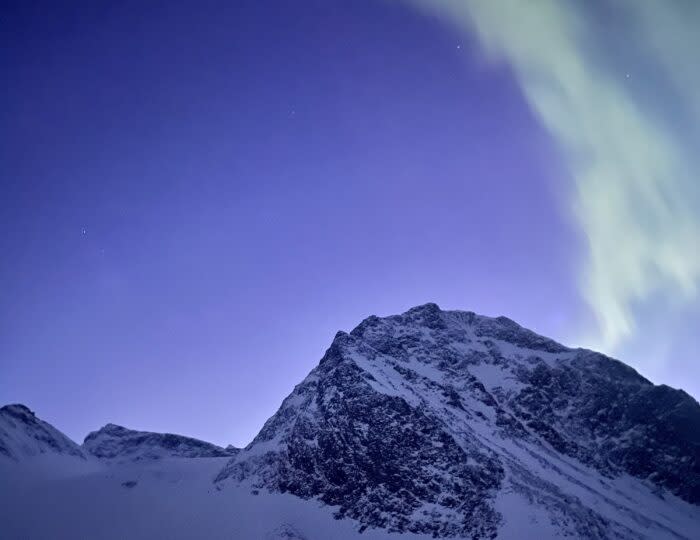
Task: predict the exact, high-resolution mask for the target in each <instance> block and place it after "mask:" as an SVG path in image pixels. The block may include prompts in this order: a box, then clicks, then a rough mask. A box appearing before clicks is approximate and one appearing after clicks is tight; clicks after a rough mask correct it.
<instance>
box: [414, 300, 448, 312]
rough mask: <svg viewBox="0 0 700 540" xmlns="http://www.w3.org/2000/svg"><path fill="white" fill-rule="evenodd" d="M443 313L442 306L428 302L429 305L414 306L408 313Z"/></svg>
mask: <svg viewBox="0 0 700 540" xmlns="http://www.w3.org/2000/svg"><path fill="white" fill-rule="evenodd" d="M441 311H442V310H441V309H440V306H438V305H437V304H436V303H435V302H428V303H427V304H421V305H420V306H414V307H412V308H411V309H409V310H408V311H407V312H406V313H440V312H441Z"/></svg>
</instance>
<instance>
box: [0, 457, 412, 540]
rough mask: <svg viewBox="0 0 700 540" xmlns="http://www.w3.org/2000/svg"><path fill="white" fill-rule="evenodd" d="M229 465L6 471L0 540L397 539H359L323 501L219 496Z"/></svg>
mask: <svg viewBox="0 0 700 540" xmlns="http://www.w3.org/2000/svg"><path fill="white" fill-rule="evenodd" d="M59 461H60V460H59ZM225 463H226V458H190V459H187V458H172V459H163V460H158V461H153V462H139V463H129V464H120V465H105V464H100V463H94V462H91V463H84V464H83V465H82V466H80V465H79V464H78V465H77V466H76V463H74V462H73V463H66V462H65V461H63V462H61V463H58V462H56V461H54V462H53V463H52V464H50V466H51V467H56V468H67V471H66V472H65V474H41V475H36V474H32V473H31V472H30V471H25V470H20V469H18V468H14V469H11V470H8V469H7V467H5V468H2V469H0V471H1V472H0V474H2V492H1V493H0V523H1V524H2V525H1V530H0V537H1V538H3V539H15V538H17V539H20V538H37V539H39V538H41V539H44V538H46V539H57V540H58V539H83V538H85V539H95V538H99V539H154V538H164V539H173V540H174V539H180V538H181V539H194V538H203V539H205V538H211V539H218V538H221V539H224V538H225V539H229V540H231V539H248V538H250V539H257V538H259V539H264V540H268V539H270V540H273V539H275V540H276V539H290V540H291V539H308V540H321V539H324V540H325V539H333V538H337V539H339V540H340V539H345V538H363V539H367V540H371V539H380V538H382V539H384V538H397V535H396V534H393V535H392V534H389V533H386V532H383V531H366V532H365V533H364V534H360V533H358V532H357V526H356V523H354V522H352V521H351V520H340V521H338V520H335V519H334V518H333V514H332V511H331V509H329V508H327V507H323V506H322V505H321V504H320V503H318V502H316V501H305V500H303V499H300V498H298V497H295V496H293V495H289V494H269V493H260V494H258V495H257V496H256V495H252V494H251V493H250V490H248V489H244V488H234V489H226V490H217V489H216V488H215V486H214V485H213V483H212V480H213V479H214V477H215V476H216V474H217V473H218V472H219V471H220V470H221V468H222V467H223V466H224V465H225ZM36 465H38V466H39V465H40V466H43V467H45V466H46V465H48V464H47V463H45V462H44V463H43V464H39V463H36ZM43 467H42V468H43ZM45 472H46V470H44V473H45ZM402 537H404V538H421V537H419V536H416V535H412V534H408V535H403V536H402Z"/></svg>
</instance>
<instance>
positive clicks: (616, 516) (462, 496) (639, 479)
mask: <svg viewBox="0 0 700 540" xmlns="http://www.w3.org/2000/svg"><path fill="white" fill-rule="evenodd" d="M231 481H233V482H239V483H241V482H242V483H245V484H249V485H250V486H251V487H252V488H253V489H263V488H264V489H268V490H272V491H279V492H288V493H293V494H295V495H297V496H300V497H303V498H316V499H319V500H321V501H323V502H324V503H326V504H329V505H332V506H334V507H337V510H336V514H337V516H339V517H346V516H347V517H350V518H353V519H356V520H358V521H359V522H360V523H362V528H366V527H378V528H386V529H389V530H391V531H395V532H405V531H410V532H414V533H425V534H430V535H434V536H465V537H473V538H494V537H496V536H497V535H498V533H499V530H500V529H501V528H502V527H503V526H504V525H505V524H507V523H513V522H515V521H517V520H518V519H519V518H517V517H516V514H518V513H524V514H525V515H526V516H530V517H532V516H543V515H546V517H545V518H541V519H540V523H539V525H538V526H537V527H535V530H541V531H540V533H538V534H544V532H542V531H545V530H546V529H547V527H550V526H554V527H555V528H559V529H563V531H565V532H566V533H567V534H571V535H574V536H577V537H581V538H611V537H620V538H635V537H637V536H638V535H639V534H642V533H643V532H644V531H646V530H648V529H649V528H653V529H658V530H659V531H668V530H672V529H673V527H674V525H675V524H674V523H673V522H670V521H669V520H668V519H667V518H666V517H665V515H664V513H663V512H662V511H659V512H658V513H656V512H655V511H653V509H654V508H655V506H656V505H657V504H658V503H659V502H660V501H661V498H662V497H667V496H670V497H671V498H675V497H678V498H680V499H684V500H685V501H687V502H688V503H693V504H696V505H697V504H699V503H700V406H699V405H698V403H697V402H696V401H695V400H693V399H692V398H691V397H690V396H688V395H687V394H685V393H684V392H682V391H678V390H673V389H671V388H668V387H665V386H654V385H653V384H652V383H650V382H649V381H648V380H646V379H644V378H643V377H641V376H640V375H639V374H638V373H637V372H636V371H634V370H633V369H632V368H630V367H628V366H626V365H624V364H622V363H620V362H618V361H616V360H612V359H610V358H608V357H606V356H603V355H601V354H597V353H594V352H591V351H587V350H583V349H569V348H567V347H565V346H563V345H561V344H559V343H556V342H555V341H553V340H550V339H548V338H545V337H542V336H539V335H537V334H535V333H534V332H531V331H530V330H527V329H525V328H523V327H521V326H520V325H518V324H516V323H515V322H513V321H511V320H510V319H507V318H505V317H499V318H490V317H484V316H479V315H476V314H475V313H472V312H462V311H442V310H440V308H439V307H438V306H437V305H435V304H426V305H423V306H419V307H416V308H413V309H411V310H409V311H407V312H406V313H404V314H402V315H397V316H391V317H386V318H379V317H374V316H373V317H369V318H368V319H366V320H364V321H363V322H362V323H361V324H360V325H359V326H357V328H355V329H354V330H353V331H352V332H350V333H349V334H347V333H344V332H339V333H338V334H337V335H336V337H335V339H334V341H333V343H332V345H331V347H330V348H329V349H328V351H327V352H326V354H325V356H324V357H323V359H322V360H321V362H320V364H319V366H318V367H317V368H315V369H314V370H313V371H312V372H311V373H310V374H309V376H308V377H307V378H306V379H305V380H304V381H303V382H302V383H301V384H299V385H298V386H297V387H296V388H295V389H294V391H293V392H292V394H291V395H290V396H289V397H288V398H287V399H285V400H284V402H283V403H282V406H281V407H280V409H279V411H278V412H277V413H276V414H275V415H274V416H273V417H272V418H271V419H270V420H268V422H267V423H266V424H265V425H264V427H263V428H262V430H261V432H260V434H259V435H258V436H257V437H256V438H255V439H254V441H253V442H252V443H251V444H250V445H249V446H248V447H247V448H246V449H245V450H244V451H242V452H241V453H240V454H239V455H238V456H236V457H235V458H233V459H232V460H231V461H230V462H229V464H228V465H227V466H226V468H225V469H224V470H223V471H222V472H221V473H220V474H219V475H218V476H217V479H216V482H217V483H218V484H219V485H220V486H224V485H225V484H226V483H227V482H231ZM630 485H632V486H633V488H631V489H630V487H629V486H630ZM674 496H675V497H674ZM526 521H527V520H526ZM535 521H537V520H535ZM538 527H539V529H538ZM530 528H532V525H531V526H530Z"/></svg>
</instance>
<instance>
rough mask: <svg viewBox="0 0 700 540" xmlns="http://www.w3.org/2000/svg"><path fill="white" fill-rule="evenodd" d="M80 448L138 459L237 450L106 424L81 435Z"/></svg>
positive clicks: (105, 455)
mask: <svg viewBox="0 0 700 540" xmlns="http://www.w3.org/2000/svg"><path fill="white" fill-rule="evenodd" d="M83 448H84V449H85V450H86V451H87V452H88V453H89V454H92V455H93V456H95V457H97V458H100V459H104V460H117V461H121V460H124V461H139V460H157V459H163V458H172V457H230V456H232V455H235V453H236V452H237V449H234V448H233V447H227V448H221V447H220V446H217V445H215V444H212V443H208V442H205V441H200V440H199V439H193V438H191V437H185V436H183V435H175V434H172V433H153V432H149V431H135V430H132V429H128V428H125V427H123V426H119V425H116V424H107V425H105V426H104V427H102V428H101V429H99V430H97V431H93V432H91V433H89V434H88V435H87V437H85V441H84V442H83Z"/></svg>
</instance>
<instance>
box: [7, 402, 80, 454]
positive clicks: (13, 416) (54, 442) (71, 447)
mask: <svg viewBox="0 0 700 540" xmlns="http://www.w3.org/2000/svg"><path fill="white" fill-rule="evenodd" d="M57 455H58V456H68V457H71V458H77V459H81V460H85V459H86V456H85V453H84V452H83V450H82V449H81V448H80V446H78V445H77V444H76V443H74V442H73V441H71V440H70V439H69V438H68V437H66V436H65V435H64V434H63V433H61V432H60V431H58V430H57V429H56V428H55V427H53V426H52V425H51V424H48V423H46V422H44V421H43V420H40V419H39V418H37V417H36V415H35V414H34V413H33V412H32V411H31V410H29V408H28V407H25V406H24V405H19V404H14V405H6V406H4V407H2V408H0V459H3V458H4V459H7V460H12V461H14V462H22V461H27V460H33V459H35V458H40V457H42V456H57Z"/></svg>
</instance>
